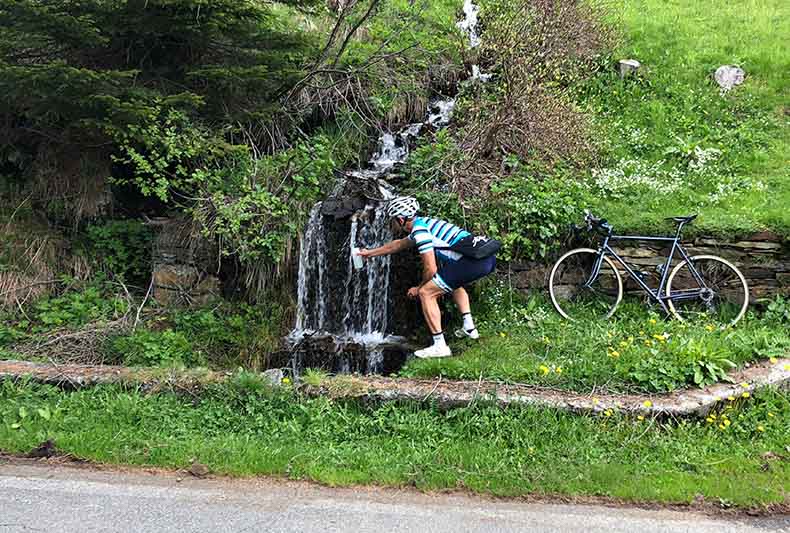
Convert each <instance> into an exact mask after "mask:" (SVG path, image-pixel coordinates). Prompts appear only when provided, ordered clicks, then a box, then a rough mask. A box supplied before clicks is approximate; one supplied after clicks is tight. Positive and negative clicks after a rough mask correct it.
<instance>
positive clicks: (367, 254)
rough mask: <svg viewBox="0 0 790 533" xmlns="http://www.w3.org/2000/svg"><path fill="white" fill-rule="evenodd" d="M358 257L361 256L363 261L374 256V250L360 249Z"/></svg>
mask: <svg viewBox="0 0 790 533" xmlns="http://www.w3.org/2000/svg"><path fill="white" fill-rule="evenodd" d="M357 255H358V256H360V257H361V258H362V259H367V258H369V257H371V256H372V255H373V250H368V249H367V248H360V249H359V250H357Z"/></svg>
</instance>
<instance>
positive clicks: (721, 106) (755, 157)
mask: <svg viewBox="0 0 790 533" xmlns="http://www.w3.org/2000/svg"><path fill="white" fill-rule="evenodd" d="M613 7H614V9H613V11H614V14H615V15H616V18H617V19H618V23H619V25H620V26H621V28H622V30H623V33H624V35H623V42H622V44H621V46H620V47H619V49H618V51H617V54H618V58H619V57H623V58H625V57H628V58H634V59H638V60H639V61H640V62H642V64H643V69H642V72H641V73H640V75H639V76H637V77H635V78H631V79H625V80H613V79H612V78H613V76H612V75H610V74H604V75H602V76H600V77H598V78H597V79H595V80H593V82H592V83H591V84H589V85H587V86H585V90H586V91H588V92H586V93H585V94H584V96H583V97H582V98H581V99H580V102H581V105H582V107H584V108H586V109H587V110H588V111H590V112H592V114H593V116H595V117H596V123H597V124H598V125H599V127H600V131H601V132H602V134H603V136H604V139H603V145H604V148H605V154H606V162H605V164H604V165H602V167H601V168H600V169H598V170H596V171H594V172H593V179H592V182H593V185H594V186H596V187H597V188H598V189H599V191H600V192H601V193H603V194H604V196H605V200H604V201H601V202H599V203H598V205H597V206H596V209H597V210H599V211H600V212H601V214H602V216H605V217H607V218H608V219H610V220H611V221H612V222H613V223H614V225H615V227H617V228H618V229H622V230H626V229H628V230H642V231H661V230H662V229H665V228H664V226H663V225H662V218H663V217H667V216H673V215H681V214H683V215H685V214H691V213H700V215H701V216H700V219H699V221H698V223H697V224H695V225H694V226H692V227H691V228H689V229H690V230H691V231H695V232H698V233H707V234H714V235H720V236H733V234H744V233H748V232H750V231H755V230H763V229H772V230H775V231H777V232H779V233H781V234H783V235H788V234H790V214H788V213H789V212H788V210H787V206H788V205H790V176H789V175H788V172H787V166H788V157H790V127H789V126H788V116H789V115H788V113H789V112H790V108H789V107H788V102H790V41H788V39H787V35H788V34H790V6H789V5H788V4H787V3H786V2H782V1H781V0H742V1H738V2H726V3H722V2H717V1H715V0H700V1H696V2H682V1H676V0H675V1H664V0H627V1H626V0H618V1H616V2H614V4H613ZM728 64H735V65H739V66H741V67H742V68H743V69H744V70H745V71H746V73H747V77H746V80H745V82H744V84H743V85H741V86H738V87H736V88H735V89H734V90H732V91H731V92H729V93H728V94H726V95H724V94H720V93H719V88H718V86H717V85H716V84H715V82H714V81H713V78H712V75H713V73H714V71H715V70H716V68H718V67H719V66H720V65H728ZM634 206H639V208H638V209H634Z"/></svg>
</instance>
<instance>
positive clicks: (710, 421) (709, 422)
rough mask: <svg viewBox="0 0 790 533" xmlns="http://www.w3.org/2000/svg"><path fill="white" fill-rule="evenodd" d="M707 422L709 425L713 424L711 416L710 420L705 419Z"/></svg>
mask: <svg viewBox="0 0 790 533" xmlns="http://www.w3.org/2000/svg"><path fill="white" fill-rule="evenodd" d="M705 421H706V422H707V423H708V424H713V417H710V416H709V417H708V418H706V419H705Z"/></svg>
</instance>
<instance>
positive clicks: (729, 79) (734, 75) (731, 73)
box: [713, 65, 746, 92]
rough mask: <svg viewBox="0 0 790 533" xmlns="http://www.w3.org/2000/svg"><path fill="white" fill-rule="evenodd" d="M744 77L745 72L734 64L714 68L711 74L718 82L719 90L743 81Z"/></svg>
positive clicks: (726, 89) (728, 88)
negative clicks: (714, 70)
mask: <svg viewBox="0 0 790 533" xmlns="http://www.w3.org/2000/svg"><path fill="white" fill-rule="evenodd" d="M745 78H746V72H745V71H744V70H743V69H742V68H741V67H737V66H735V65H722V66H720V67H719V68H717V69H716V72H715V73H714V74H713V79H714V80H716V83H718V84H719V87H721V90H722V91H724V92H726V91H729V90H730V89H732V88H733V87H735V86H736V85H740V84H742V83H743V80H744V79H745Z"/></svg>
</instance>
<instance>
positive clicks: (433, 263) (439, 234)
mask: <svg viewBox="0 0 790 533" xmlns="http://www.w3.org/2000/svg"><path fill="white" fill-rule="evenodd" d="M419 209H420V205H419V203H418V202H417V200H416V199H415V198H413V197H411V196H399V197H397V198H394V199H393V200H391V201H390V203H389V206H388V207H387V215H388V216H389V217H390V218H391V219H392V220H393V222H394V224H395V225H396V226H397V228H396V229H397V231H398V232H399V233H401V234H404V233H405V234H408V236H406V237H403V238H401V239H396V240H393V241H390V242H388V243H387V244H384V245H383V246H379V247H378V248H371V249H361V250H360V251H359V255H361V256H362V257H365V258H367V257H376V256H381V255H389V254H393V253H396V252H400V251H402V250H406V249H408V248H412V247H415V246H416V247H417V251H418V252H419V253H420V257H421V259H422V266H423V273H422V282H421V283H420V285H419V286H418V287H412V288H410V289H409V291H408V296H409V297H410V298H419V300H420V305H421V307H422V313H423V316H424V317H425V322H426V324H427V325H428V329H429V330H430V332H431V335H432V336H433V344H432V345H431V346H428V347H427V348H425V349H422V350H417V351H416V352H414V355H416V356H417V357H420V358H428V357H449V356H451V355H452V351H451V350H450V347H449V346H447V342H446V340H445V338H444V332H443V331H442V316H441V311H440V310H439V298H441V297H442V296H443V295H445V294H447V293H452V295H453V300H454V301H455V304H456V305H457V306H458V310H459V311H460V312H461V314H462V315H463V320H464V323H463V327H462V328H461V329H459V330H458V331H456V332H455V334H456V336H458V337H468V338H471V339H478V338H480V333H479V332H478V331H477V328H476V327H475V323H474V320H473V319H472V311H471V307H470V305H469V295H468V294H467V293H466V290H464V287H463V286H464V285H467V284H469V283H471V282H473V281H475V280H478V279H480V278H482V277H484V276H487V275H488V274H490V273H491V272H493V271H494V268H495V266H496V257H495V256H494V255H491V256H489V257H486V258H484V259H473V258H471V257H467V256H464V255H461V254H460V253H458V252H456V251H453V250H450V249H448V248H450V247H451V246H453V245H454V244H456V243H458V241H460V240H461V239H463V238H464V237H470V236H471V234H470V233H469V232H468V231H466V230H464V229H462V228H460V227H458V226H456V225H455V224H451V223H450V222H447V221H444V220H439V219H436V218H428V217H423V216H417V213H418V211H419Z"/></svg>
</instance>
